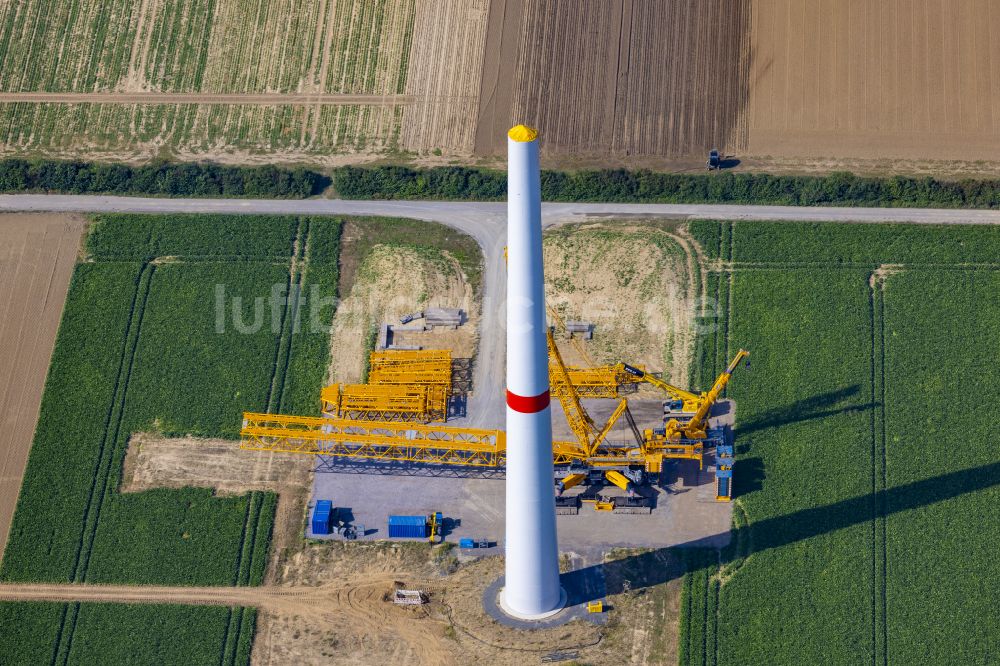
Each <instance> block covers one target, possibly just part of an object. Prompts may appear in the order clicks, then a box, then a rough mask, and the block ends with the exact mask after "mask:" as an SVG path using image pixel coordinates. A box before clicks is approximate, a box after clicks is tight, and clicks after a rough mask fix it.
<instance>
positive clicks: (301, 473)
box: [121, 433, 316, 582]
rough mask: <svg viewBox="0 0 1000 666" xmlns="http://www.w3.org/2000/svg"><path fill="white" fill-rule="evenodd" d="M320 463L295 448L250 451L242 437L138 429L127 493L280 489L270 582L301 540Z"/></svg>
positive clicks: (125, 480) (128, 459) (128, 458)
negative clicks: (167, 433) (201, 436)
mask: <svg viewBox="0 0 1000 666" xmlns="http://www.w3.org/2000/svg"><path fill="white" fill-rule="evenodd" d="M315 462H316V461H315V460H314V459H313V457H312V456H304V455H296V454H293V453H275V452H273V451H269V452H254V453H249V452H247V451H242V450H240V447H239V442H234V441H229V440H206V439H198V438H190V437H171V438H165V437H162V436H160V435H155V434H150V433H136V434H135V435H133V436H132V437H131V438H130V439H129V443H128V451H127V452H126V454H125V465H124V471H123V474H122V485H121V492H123V493H137V492H142V491H144V490H150V489H153V488H185V487H190V486H194V487H199V488H212V489H214V490H215V491H216V493H217V494H222V495H241V494H243V493H246V492H249V491H252V490H269V491H272V492H275V493H277V494H278V507H277V509H276V510H275V516H274V528H273V533H272V536H271V559H270V560H269V561H268V567H267V573H266V575H265V581H266V582H270V581H272V580H273V579H274V578H275V576H276V568H277V566H278V563H279V562H281V561H283V560H284V559H285V558H286V557H287V556H288V553H289V550H291V549H297V548H298V546H299V544H300V542H301V537H302V521H303V515H304V513H303V512H304V511H305V505H306V501H307V500H308V498H309V493H310V491H311V490H312V481H313V468H314V465H315Z"/></svg>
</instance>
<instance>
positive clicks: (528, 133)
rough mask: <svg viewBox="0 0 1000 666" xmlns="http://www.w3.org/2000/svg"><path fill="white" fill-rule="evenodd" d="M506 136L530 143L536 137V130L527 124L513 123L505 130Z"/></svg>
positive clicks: (519, 141)
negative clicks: (507, 130)
mask: <svg viewBox="0 0 1000 666" xmlns="http://www.w3.org/2000/svg"><path fill="white" fill-rule="evenodd" d="M507 136H509V137H510V138H511V139H513V140H514V141H517V142H518V143H530V142H532V141H534V140H535V139H537V138H538V130H536V129H534V128H531V127H528V126H527V125H515V126H514V127H511V128H510V131H509V132H507Z"/></svg>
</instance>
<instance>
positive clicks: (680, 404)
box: [616, 363, 706, 413]
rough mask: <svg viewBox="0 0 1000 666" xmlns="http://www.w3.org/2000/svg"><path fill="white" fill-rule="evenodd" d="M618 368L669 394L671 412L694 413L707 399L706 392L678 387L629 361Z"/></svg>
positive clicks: (625, 373)
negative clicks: (699, 392)
mask: <svg viewBox="0 0 1000 666" xmlns="http://www.w3.org/2000/svg"><path fill="white" fill-rule="evenodd" d="M617 368H621V372H622V373H624V375H627V376H628V377H631V378H634V380H636V381H641V382H645V383H647V384H649V385H650V386H654V387H656V388H658V389H660V390H661V391H663V392H664V393H666V394H667V395H669V396H670V398H671V400H670V401H669V402H668V403H667V406H668V407H669V410H670V411H671V412H681V413H694V412H696V411H698V407H700V406H701V403H702V402H704V400H705V395H706V394H704V393H702V394H700V395H699V394H697V393H691V392H690V391H685V390H684V389H682V388H677V387H676V386H673V385H672V384H668V383H667V382H665V381H663V380H662V379H660V378H659V377H657V376H656V375H653V374H651V373H648V372H646V371H645V370H644V369H643V368H642V367H637V366H634V365H629V364H628V363H620V364H618V366H616V369H617ZM626 381H627V380H626ZM626 381H623V382H622V384H625V383H626Z"/></svg>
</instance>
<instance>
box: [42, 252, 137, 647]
mask: <svg viewBox="0 0 1000 666" xmlns="http://www.w3.org/2000/svg"><path fill="white" fill-rule="evenodd" d="M154 271H155V266H153V265H152V264H149V263H146V264H143V266H142V269H141V270H140V272H139V274H138V276H137V279H136V285H135V291H134V292H133V294H132V303H131V308H130V310H129V316H128V320H127V323H126V327H125V337H124V340H123V342H122V351H121V355H120V357H119V361H118V372H117V375H116V378H115V385H114V391H113V392H112V400H111V404H110V405H109V406H108V413H107V416H106V417H105V422H104V429H103V434H102V437H101V443H100V445H99V448H98V454H97V460H96V462H95V467H94V474H93V480H92V481H91V486H90V492H89V495H88V499H87V505H86V507H85V509H84V521H83V531H82V533H81V535H80V541H79V543H78V544H77V550H76V555H75V559H74V564H73V582H84V581H85V580H86V576H87V569H88V566H89V564H90V555H91V553H92V551H93V546H94V539H95V537H96V535H97V527H98V522H99V520H100V514H101V509H102V507H103V505H104V501H105V498H106V497H107V490H108V474H109V470H110V468H111V463H112V458H114V451H115V441H116V440H117V438H118V435H119V432H120V429H121V424H122V420H123V419H124V408H125V404H124V403H125V397H126V394H127V392H128V382H129V378H130V377H131V374H132V366H133V364H134V362H135V352H136V348H137V347H138V342H139V332H140V329H141V328H142V319H143V315H144V313H145V309H146V302H147V300H148V298H149V289H150V284H151V282H152V275H153V272H154ZM79 613H80V604H79V603H76V604H70V605H69V606H67V608H66V609H65V610H64V612H63V615H62V618H61V620H60V623H59V629H58V630H57V634H56V636H57V640H56V642H55V651H54V653H53V655H52V664H53V665H55V664H66V663H68V660H69V656H70V653H71V651H72V647H73V636H74V634H75V633H76V624H77V619H78V618H79Z"/></svg>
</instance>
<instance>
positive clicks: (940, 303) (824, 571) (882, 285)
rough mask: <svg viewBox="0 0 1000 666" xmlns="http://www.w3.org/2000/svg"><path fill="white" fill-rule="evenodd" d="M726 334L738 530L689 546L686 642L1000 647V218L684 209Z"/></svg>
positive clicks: (712, 345)
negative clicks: (733, 218)
mask: <svg viewBox="0 0 1000 666" xmlns="http://www.w3.org/2000/svg"><path fill="white" fill-rule="evenodd" d="M692 232H693V233H694V235H695V236H696V237H697V238H698V240H699V241H700V243H701V244H702V246H703V247H704V248H705V251H706V253H707V254H708V255H709V258H710V259H713V260H718V261H719V264H718V267H719V268H720V270H718V271H717V272H715V273H714V274H712V275H710V278H709V281H708V284H707V290H708V295H709V296H710V297H711V298H713V299H714V301H713V302H714V303H716V304H717V305H716V307H715V308H714V313H715V314H716V315H717V318H716V319H715V321H716V322H717V323H718V328H717V330H716V331H715V332H713V333H710V334H708V335H706V336H703V337H702V341H701V342H702V344H701V346H700V348H699V353H698V358H699V359H700V366H701V372H700V377H701V381H702V383H703V384H704V383H705V382H706V381H707V380H708V379H707V378H708V377H710V376H711V375H712V373H714V372H717V371H718V370H719V368H720V366H721V364H722V363H724V359H725V358H727V357H728V356H730V355H732V353H733V352H734V351H735V350H736V349H737V348H738V347H745V348H747V349H749V350H750V351H751V353H752V357H751V359H752V365H751V368H750V369H749V370H746V371H744V370H741V371H740V375H739V376H738V377H737V378H735V379H734V381H733V383H732V384H731V385H730V389H729V395H730V397H732V398H734V399H735V400H736V404H737V407H736V419H737V423H736V446H737V456H738V464H737V467H736V470H737V472H736V483H735V490H736V494H737V495H738V500H737V501H736V506H735V507H734V509H735V512H734V515H735V520H734V523H735V524H734V542H733V544H732V545H731V546H730V547H729V548H728V549H727V550H726V551H725V552H724V553H722V558H721V564H720V561H719V560H718V559H717V558H716V556H715V555H714V554H711V553H705V554H704V556H703V557H698V556H696V555H690V556H689V558H690V562H689V564H691V565H692V566H690V567H689V569H690V571H691V573H689V574H688V575H687V578H686V580H685V587H684V590H685V595H684V601H683V617H682V643H681V654H682V663H685V664H763V663H768V664H792V663H831V664H832V663H836V664H862V663H877V664H882V663H913V664H918V663H919V664H946V663H964V664H988V663H995V662H996V660H997V659H998V658H1000V610H998V608H997V605H996V603H995V600H994V599H993V598H992V587H991V583H990V582H989V581H996V580H998V579H1000V561H998V560H997V558H996V557H995V555H994V553H993V551H994V550H995V545H996V543H998V541H1000V518H998V516H997V513H996V511H995V506H996V504H997V502H998V500H1000V449H997V447H996V443H995V438H994V436H993V431H994V430H995V422H996V420H997V417H998V416H1000V414H998V408H997V406H996V400H995V399H994V396H996V395H997V393H998V392H1000V376H998V375H997V373H995V372H994V371H993V369H992V359H993V357H994V356H995V353H996V349H997V348H998V346H1000V299H998V298H997V294H998V293H1000V272H998V269H1000V260H998V257H1000V233H998V232H997V230H995V229H994V228H991V227H971V226H970V227H947V228H945V227H924V226H896V225H878V226H875V225H833V224H821V225H808V224H792V223H722V224H720V223H714V222H698V223H694V224H693V225H692Z"/></svg>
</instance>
